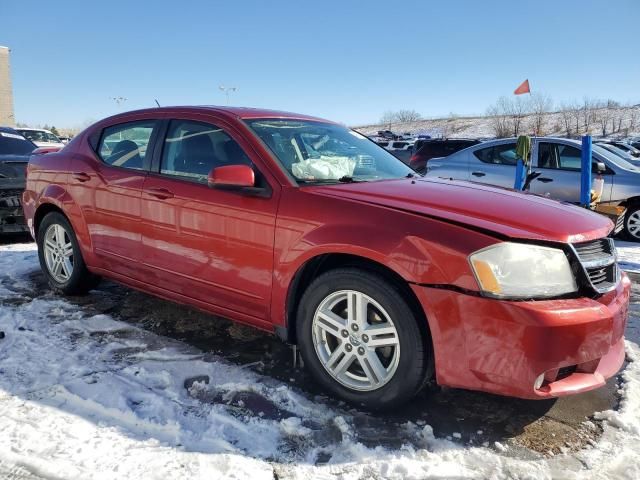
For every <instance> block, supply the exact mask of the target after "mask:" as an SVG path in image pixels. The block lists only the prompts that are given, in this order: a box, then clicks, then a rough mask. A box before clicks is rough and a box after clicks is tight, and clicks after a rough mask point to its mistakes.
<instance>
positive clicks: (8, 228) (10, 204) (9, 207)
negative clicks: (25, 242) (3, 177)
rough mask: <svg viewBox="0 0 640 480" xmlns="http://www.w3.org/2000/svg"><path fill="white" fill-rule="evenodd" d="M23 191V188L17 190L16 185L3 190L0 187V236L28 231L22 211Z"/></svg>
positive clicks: (0, 186) (2, 187)
mask: <svg viewBox="0 0 640 480" xmlns="http://www.w3.org/2000/svg"><path fill="white" fill-rule="evenodd" d="M23 191H24V186H22V188H18V186H17V185H11V186H8V188H5V187H4V186H2V185H0V234H4V233H24V232H28V231H29V228H28V227H27V224H26V222H25V218H24V212H23V211H22V192H23Z"/></svg>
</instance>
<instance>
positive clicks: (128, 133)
mask: <svg viewBox="0 0 640 480" xmlns="http://www.w3.org/2000/svg"><path fill="white" fill-rule="evenodd" d="M155 126H156V122H155V121H154V120H145V121H139V122H129V123H121V124H118V125H112V126H110V127H107V128H105V129H104V130H103V131H102V135H101V137H100V141H99V143H98V148H97V153H98V156H99V157H100V159H101V160H102V161H103V162H104V163H106V164H108V165H112V166H114V167H122V168H130V169H133V170H143V169H144V165H145V158H146V156H147V153H148V150H149V143H150V141H151V135H152V133H153V129H154V128H155Z"/></svg>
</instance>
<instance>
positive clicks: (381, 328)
mask: <svg viewBox="0 0 640 480" xmlns="http://www.w3.org/2000/svg"><path fill="white" fill-rule="evenodd" d="M312 335H313V344H314V346H315V350H316V354H317V356H318V358H319V359H320V362H321V363H322V365H323V367H324V368H325V370H326V371H327V372H328V373H329V374H330V375H331V376H332V377H333V378H334V379H336V380H337V381H338V382H339V383H341V384H342V385H344V386H345V387H347V388H350V389H352V390H358V391H372V390H377V389H379V388H381V387H382V386H383V385H385V384H386V383H387V382H389V381H390V380H391V379H392V378H393V376H394V374H395V372H396V369H397V368H398V363H399V361H400V340H399V338H398V332H397V330H396V327H395V325H394V324H393V321H392V320H391V317H390V316H389V314H388V313H387V312H386V311H385V309H384V308H382V306H381V305H380V304H379V303H378V302H376V301H375V300H374V299H373V298H371V297H370V296H368V295H366V294H364V293H362V292H358V291H356V290H340V291H337V292H333V293H331V294H330V295H328V296H327V297H325V299H324V300H323V301H322V302H321V303H320V305H319V306H318V308H317V309H316V312H315V314H314V316H313V323H312Z"/></svg>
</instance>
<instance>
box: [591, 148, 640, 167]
mask: <svg viewBox="0 0 640 480" xmlns="http://www.w3.org/2000/svg"><path fill="white" fill-rule="evenodd" d="M595 145H598V147H600V148H604V149H605V150H608V151H610V152H611V153H613V154H615V155H617V156H618V157H620V158H622V159H623V160H626V161H627V162H629V163H630V164H632V165H635V166H636V167H640V158H637V157H635V156H634V155H632V154H631V151H630V150H624V149H622V148H620V147H619V146H618V144H617V143H609V142H596V143H595ZM632 148H633V147H632ZM634 150H635V149H634Z"/></svg>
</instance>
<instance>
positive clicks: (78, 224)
mask: <svg viewBox="0 0 640 480" xmlns="http://www.w3.org/2000/svg"><path fill="white" fill-rule="evenodd" d="M44 205H54V206H55V207H57V208H58V209H60V210H61V211H62V212H64V215H65V216H66V217H67V218H68V219H69V222H70V223H71V226H72V227H73V231H74V233H75V234H76V238H77V240H78V244H79V246H80V249H81V251H82V255H83V257H85V261H86V260H87V258H86V257H87V255H93V247H92V245H91V237H90V235H89V230H88V229H87V223H86V221H85V219H84V215H83V214H82V210H81V209H80V207H78V205H77V204H76V202H75V201H74V200H73V198H72V197H71V195H70V194H69V192H68V191H67V190H66V189H65V188H64V187H62V186H61V185H57V184H50V185H48V186H47V187H46V188H45V189H44V190H43V191H42V192H41V193H40V195H39V197H38V199H37V201H36V202H35V209H34V213H33V215H30V216H29V221H30V222H32V219H33V218H35V216H36V215H37V212H38V209H40V208H42V207H43V206H44ZM33 227H34V228H35V225H34V226H33ZM30 228H31V225H30ZM33 233H34V234H35V231H34V232H33Z"/></svg>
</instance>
